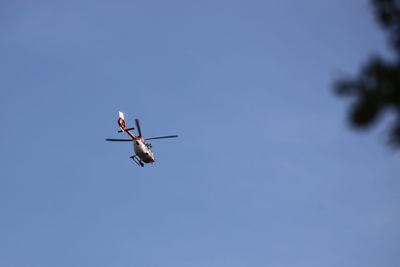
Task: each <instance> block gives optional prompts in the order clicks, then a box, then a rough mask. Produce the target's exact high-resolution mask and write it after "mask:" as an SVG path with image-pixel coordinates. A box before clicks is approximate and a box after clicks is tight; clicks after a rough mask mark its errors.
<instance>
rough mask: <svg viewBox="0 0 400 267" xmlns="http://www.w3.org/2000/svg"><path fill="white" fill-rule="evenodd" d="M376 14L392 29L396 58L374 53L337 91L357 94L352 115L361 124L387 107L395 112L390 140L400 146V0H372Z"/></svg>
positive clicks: (338, 83)
mask: <svg viewBox="0 0 400 267" xmlns="http://www.w3.org/2000/svg"><path fill="white" fill-rule="evenodd" d="M372 3H373V5H374V9H375V15H376V17H377V19H378V21H379V23H380V24H381V26H382V27H383V29H384V30H385V31H386V32H387V33H388V36H389V41H390V45H391V47H392V48H393V50H394V52H395V55H396V56H395V59H394V60H392V61H388V60H385V59H383V58H382V57H380V56H373V57H372V58H371V59H370V60H369V61H368V62H367V64H366V65H365V66H363V67H362V68H361V70H360V73H359V74H358V77H356V78H354V79H343V80H339V81H336V84H335V92H336V93H337V94H338V95H340V96H346V97H348V96H351V97H354V98H356V101H355V102H354V104H353V105H352V107H351V109H350V112H349V118H350V121H351V124H352V125H353V126H355V127H358V128H367V127H368V126H372V125H373V123H375V122H376V121H377V120H378V119H379V118H380V115H382V113H383V112H384V111H386V110H390V111H393V112H394V113H395V120H394V122H393V124H392V125H391V128H390V136H389V141H390V143H392V144H393V145H394V146H395V147H396V148H400V0H372Z"/></svg>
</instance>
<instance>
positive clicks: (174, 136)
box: [146, 135, 178, 140]
mask: <svg viewBox="0 0 400 267" xmlns="http://www.w3.org/2000/svg"><path fill="white" fill-rule="evenodd" d="M176 137H178V136H177V135H166V136H157V137H151V138H146V140H154V139H164V138H176Z"/></svg>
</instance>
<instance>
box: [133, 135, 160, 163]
mask: <svg viewBox="0 0 400 267" xmlns="http://www.w3.org/2000/svg"><path fill="white" fill-rule="evenodd" d="M133 151H134V152H135V154H136V156H138V158H139V159H140V160H141V161H143V162H144V163H153V162H154V161H155V158H154V154H153V152H152V151H151V144H150V143H146V142H145V141H144V139H143V138H141V137H135V138H134V139H133Z"/></svg>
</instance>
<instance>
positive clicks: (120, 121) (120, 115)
mask: <svg viewBox="0 0 400 267" xmlns="http://www.w3.org/2000/svg"><path fill="white" fill-rule="evenodd" d="M118 125H119V128H121V131H122V132H125V130H126V123H125V118H124V113H122V112H121V111H119V112H118Z"/></svg>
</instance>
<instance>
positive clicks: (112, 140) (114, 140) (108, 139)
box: [106, 138, 133, 142]
mask: <svg viewBox="0 0 400 267" xmlns="http://www.w3.org/2000/svg"><path fill="white" fill-rule="evenodd" d="M106 141H111V142H132V141H133V140H132V139H112V138H107V139H106Z"/></svg>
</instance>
